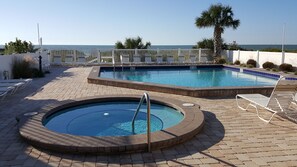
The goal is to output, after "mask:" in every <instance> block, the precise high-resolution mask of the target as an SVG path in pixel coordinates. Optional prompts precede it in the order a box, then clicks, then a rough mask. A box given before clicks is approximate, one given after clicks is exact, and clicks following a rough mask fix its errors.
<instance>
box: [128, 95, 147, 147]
mask: <svg viewBox="0 0 297 167" xmlns="http://www.w3.org/2000/svg"><path fill="white" fill-rule="evenodd" d="M144 100H146V108H147V149H148V152H150V151H151V101H150V97H149V95H148V93H144V94H143V95H142V97H141V99H140V101H139V104H138V107H137V109H136V111H135V114H134V116H133V119H132V132H133V133H134V129H135V128H134V123H135V119H136V117H137V114H138V113H139V110H140V107H141V105H142V104H143V102H144Z"/></svg>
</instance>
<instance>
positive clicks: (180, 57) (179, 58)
mask: <svg viewBox="0 0 297 167" xmlns="http://www.w3.org/2000/svg"><path fill="white" fill-rule="evenodd" d="M178 62H179V63H184V62H185V56H184V55H179V56H178Z"/></svg>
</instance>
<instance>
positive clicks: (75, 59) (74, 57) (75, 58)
mask: <svg viewBox="0 0 297 167" xmlns="http://www.w3.org/2000/svg"><path fill="white" fill-rule="evenodd" d="M73 59H74V62H75V63H76V62H77V57H76V50H73Z"/></svg>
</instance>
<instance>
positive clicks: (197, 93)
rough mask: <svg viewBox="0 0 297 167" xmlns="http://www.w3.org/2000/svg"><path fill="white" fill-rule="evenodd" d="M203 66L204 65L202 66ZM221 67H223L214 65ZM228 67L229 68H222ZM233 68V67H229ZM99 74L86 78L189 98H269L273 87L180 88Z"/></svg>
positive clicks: (92, 80) (95, 68)
mask: <svg viewBox="0 0 297 167" xmlns="http://www.w3.org/2000/svg"><path fill="white" fill-rule="evenodd" d="M204 66H205V65H204ZM215 66H216V67H217V66H223V65H215ZM223 67H230V66H223ZM231 68H235V67H231ZM99 73H100V66H94V67H93V68H92V70H91V72H90V74H89V76H88V78H87V80H88V83H90V84H99V85H106V86H115V87H123V88H130V89H138V90H147V91H154V92H161V93H169V94H177V95H183V96H191V97H204V98H226V97H228V98H229V97H235V96H236V95H237V94H254V93H259V94H263V95H266V96H269V95H270V94H271V92H272V90H273V88H274V86H258V87H255V86H251V87H220V88H215V87H212V88H189V87H181V86H171V85H162V84H153V83H142V82H135V81H125V80H117V79H107V78H100V77H98V76H99Z"/></svg>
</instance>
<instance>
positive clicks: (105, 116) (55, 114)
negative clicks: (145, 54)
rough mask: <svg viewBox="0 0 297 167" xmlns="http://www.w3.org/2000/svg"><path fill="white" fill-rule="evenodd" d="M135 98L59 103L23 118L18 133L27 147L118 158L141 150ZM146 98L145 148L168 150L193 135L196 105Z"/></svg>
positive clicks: (199, 121)
mask: <svg viewBox="0 0 297 167" xmlns="http://www.w3.org/2000/svg"><path fill="white" fill-rule="evenodd" d="M139 100H140V97H139V96H135V95H129V96H127V95H125V96H123V95H115V96H100V97H92V98H84V99H77V100H72V101H63V102H59V103H56V104H52V105H48V106H45V107H44V108H43V109H42V110H41V111H39V112H38V113H36V114H32V115H33V116H32V115H31V114H26V115H27V116H23V117H22V119H21V121H20V125H19V132H20V134H21V136H22V137H23V138H24V139H25V140H26V141H28V142H29V143H30V144H32V145H33V146H36V147H41V148H44V149H48V150H52V151H58V152H71V153H99V154H100V153H104V154H106V153H108V154H112V153H116V154H117V153H124V152H126V153H127V152H128V153H129V152H142V151H147V149H148V144H147V134H146V132H147V120H146V119H147V111H146V106H145V104H144V105H142V107H141V108H140V112H139V114H138V115H137V117H136V119H135V128H134V129H133V128H132V122H131V121H132V118H133V116H134V114H135V110H136V108H137V106H138V103H139ZM185 103H186V102H183V101H180V100H176V99H167V98H163V97H162V98H161V97H151V110H150V112H151V114H150V116H151V149H152V150H155V149H160V148H164V147H170V146H172V145H175V144H179V143H181V142H184V141H186V140H188V139H190V138H192V137H193V136H194V135H196V134H197V133H199V131H200V130H201V128H202V126H203V123H204V116H203V113H202V112H201V111H200V108H199V106H198V105H183V104H185Z"/></svg>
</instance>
